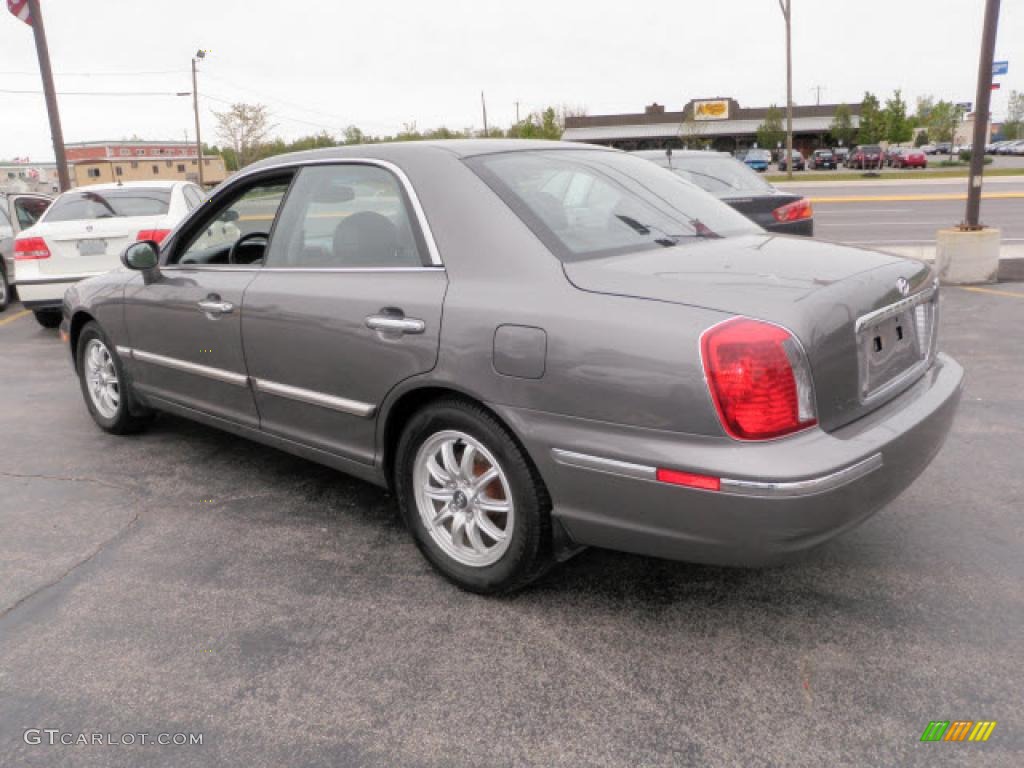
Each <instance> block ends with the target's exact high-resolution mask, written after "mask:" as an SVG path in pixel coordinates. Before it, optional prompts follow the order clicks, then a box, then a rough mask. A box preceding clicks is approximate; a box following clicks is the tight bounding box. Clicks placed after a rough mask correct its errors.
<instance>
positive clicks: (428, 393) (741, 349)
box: [18, 140, 963, 593]
mask: <svg viewBox="0 0 1024 768" xmlns="http://www.w3.org/2000/svg"><path fill="white" fill-rule="evenodd" d="M652 161H653V162H652ZM658 166H661V167H658ZM705 190H711V194H709V192H708V191H705ZM114 192H116V190H113V189H103V190H100V189H95V190H93V191H92V192H84V191H83V192H80V193H79V197H78V198H76V199H74V200H72V201H70V202H69V204H68V205H69V206H70V205H73V206H75V207H76V210H77V209H83V210H85V211H86V212H87V213H89V217H88V218H85V219H81V220H80V221H85V222H87V223H88V224H89V225H90V226H92V227H93V235H94V237H93V238H89V237H86V236H85V235H83V234H82V232H81V230H80V229H79V230H75V231H73V232H65V233H63V234H59V233H58V229H57V228H59V227H60V226H61V225H62V224H63V223H66V222H62V221H52V222H48V221H47V219H48V218H49V217H50V215H51V214H47V215H45V216H44V217H43V218H42V220H41V221H40V223H39V224H38V225H37V227H39V228H38V229H36V231H35V232H34V233H29V236H30V237H31V238H32V239H33V240H36V241H38V242H36V243H34V244H33V249H36V250H38V251H41V250H42V249H43V248H45V249H46V250H47V251H48V252H49V255H48V256H47V257H42V256H39V259H38V260H40V261H42V262H45V261H47V259H57V258H62V255H63V253H64V252H65V251H66V252H67V262H68V265H70V264H72V263H78V260H79V259H90V258H93V256H96V257H98V256H99V254H100V252H102V253H103V254H104V255H105V256H106V255H109V254H110V253H111V252H112V251H113V250H114V247H115V245H114V243H115V241H116V242H117V243H118V246H117V247H118V248H120V247H121V245H123V243H124V242H125V241H130V240H131V239H133V233H132V232H131V231H130V230H131V229H132V227H134V226H136V225H135V224H134V223H133V224H132V226H131V227H129V226H125V225H126V222H125V221H124V220H125V219H127V218H129V214H139V213H144V214H145V215H146V216H147V217H151V218H152V220H151V221H146V222H145V224H144V226H145V228H146V231H151V234H148V235H145V236H140V237H141V240H140V241H139V242H135V243H133V244H131V245H129V246H128V247H127V248H125V249H124V250H123V253H122V255H121V260H122V263H123V266H124V267H125V268H126V269H121V270H116V271H112V272H107V273H106V274H104V275H100V276H96V277H91V278H88V279H84V280H81V281H78V282H73V283H72V284H71V285H70V287H68V288H67V291H66V293H65V294H64V298H63V305H62V320H61V327H60V335H61V338H62V339H63V340H65V341H66V342H68V344H69V351H70V355H69V357H70V361H71V364H72V366H73V368H74V371H75V372H76V374H77V375H78V377H79V382H80V387H81V392H82V396H83V400H84V403H85V407H86V408H87V409H88V412H89V414H90V415H91V417H92V419H93V420H94V421H95V423H96V424H97V425H98V426H99V427H100V428H101V429H103V430H106V431H108V432H110V433H113V434H125V433H129V432H134V431H138V430H141V429H144V428H146V426H147V425H148V423H149V422H150V420H151V419H152V417H153V415H154V413H155V412H158V411H165V412H170V413H174V414H177V415H179V416H181V417H185V418H189V419H194V420H197V421H200V422H204V423H206V424H209V425H211V426H214V427H217V428H221V429H226V430H228V431H230V432H232V433H233V434H235V435H239V436H242V437H244V438H248V439H252V440H255V441H258V442H262V443H265V444H267V445H270V446H274V447H276V448H278V449H281V450H284V451H288V452H291V453H294V454H296V455H299V456H303V457H306V458H308V459H311V460H314V461H318V462H321V463H324V464H327V465H329V466H332V467H334V468H336V469H339V470H342V471H344V472H347V473H349V474H352V475H355V476H357V477H360V478H362V479H364V480H367V481H369V482H372V483H375V484H378V485H381V486H385V487H388V488H390V489H392V491H393V493H394V498H395V500H396V503H397V506H398V508H399V510H400V511H401V513H402V515H403V517H404V519H405V521H406V524H407V527H408V529H409V531H410V532H411V535H412V537H413V539H414V540H415V542H416V544H417V545H418V547H419V549H420V551H421V552H422V553H423V555H424V556H425V557H426V559H427V560H428V561H429V562H430V563H431V564H432V565H433V566H434V567H435V568H436V569H437V570H438V571H439V572H440V573H442V574H443V575H444V576H446V577H447V578H449V579H450V580H452V581H453V582H454V583H456V584H458V585H459V586H461V587H463V588H464V589H467V590H472V591H475V592H482V593H495V592H508V591H510V590H514V589H517V588H519V587H521V586H523V585H524V584H527V583H529V582H530V581H531V580H532V579H534V578H536V577H537V576H539V575H540V574H542V573H544V572H545V571H546V570H547V568H548V567H549V566H550V565H551V564H553V563H554V562H556V561H558V560H561V559H565V558H567V557H569V556H571V555H572V554H574V553H575V552H577V551H579V550H580V549H582V548H584V547H587V546H597V547H606V548H611V549H618V550H624V551H627V552H634V553H640V554H647V555H654V556H659V557H667V558H674V559H682V560H691V561H699V562H706V563H716V564H736V565H744V566H749V565H759V564H766V563H773V562H778V561H781V560H785V559H786V558H787V557H789V556H790V555H791V554H792V553H795V552H798V551H800V550H804V549H808V548H810V547H813V546H816V545H818V544H820V543H822V542H824V541H825V540H827V539H829V538H831V537H832V536H834V535H837V534H839V533H841V532H843V531H845V530H848V529H850V528H852V527H853V526H855V525H856V524H857V523H859V522H861V521H863V520H864V519H865V518H866V517H867V516H869V515H870V514H872V513H873V512H875V511H876V510H878V509H879V508H881V507H882V506H884V505H885V504H887V503H888V502H889V501H891V500H892V499H894V498H895V497H896V496H897V495H899V494H900V493H901V492H902V491H903V490H905V489H906V488H907V486H908V485H909V484H910V483H911V482H912V481H913V480H914V478H915V477H917V475H918V474H920V472H921V471H922V470H923V469H924V468H925V467H926V466H927V465H928V464H929V462H930V461H931V459H932V457H933V456H935V454H936V453H937V452H938V450H939V448H940V446H941V445H942V443H943V442H944V440H945V438H946V435H947V433H948V431H949V429H950V425H951V423H952V420H953V416H954V413H955V411H956V408H957V403H958V401H959V398H960V393H961V389H962V384H963V370H962V369H961V367H960V366H959V365H958V364H957V363H956V362H955V361H954V360H952V359H951V358H949V357H947V356H945V355H943V354H940V353H938V352H937V349H936V335H937V330H938V327H939V326H938V307H939V302H938V293H939V287H938V282H937V280H936V274H935V271H934V269H933V268H932V267H931V266H930V265H928V264H926V263H922V262H919V261H915V260H911V259H904V258H900V257H898V256H894V255H891V254H886V253H880V252H872V251H869V250H867V249H863V248H851V247H846V246H842V245H839V244H836V243H827V242H823V241H817V240H814V239H811V238H797V237H786V236H783V235H780V234H778V232H779V231H791V228H787V227H786V226H785V225H786V224H787V223H790V220H791V221H792V222H796V223H799V224H801V225H802V224H804V223H810V219H811V209H810V205H809V203H808V202H807V201H805V200H802V199H799V198H796V199H792V200H791V199H790V197H788V196H786V195H784V194H783V193H780V192H779V191H778V190H775V189H773V188H771V187H770V186H768V185H766V184H764V183H763V181H762V180H761V179H760V178H759V177H757V175H756V174H755V173H753V172H752V171H751V170H750V169H749V168H745V167H743V165H742V164H741V163H739V162H737V161H735V160H733V159H732V158H730V157H728V156H724V155H718V154H717V153H697V154H696V155H693V154H690V153H683V152H679V153H671V154H670V153H666V152H661V153H656V154H650V153H648V154H645V155H643V156H636V155H631V154H628V153H623V152H620V151H617V150H612V149H607V148H598V147H590V146H586V145H580V144H569V143H560V142H537V141H511V140H501V141H488V140H472V141H469V140H465V141H450V142H443V143H440V142H438V143H434V142H422V143H421V142H414V143H406V144H403V143H396V144H378V145H368V146H346V147H341V148H331V149H326V150H317V151H310V152H301V153H296V154H292V155H284V156H277V157H274V158H272V159H269V160H266V161H262V162H259V163H256V164H254V165H252V166H249V167H248V168H246V169H245V170H244V171H242V172H240V173H238V174H236V175H235V176H233V177H232V178H231V179H229V180H228V181H227V182H225V183H224V184H222V185H221V186H220V187H219V188H218V189H217V190H216V191H215V192H214V193H213V194H212V195H211V197H210V198H209V199H208V200H207V201H206V202H205V204H203V205H202V206H196V207H194V208H193V209H192V210H190V211H186V212H184V213H183V216H184V218H183V220H182V221H181V222H180V223H179V224H178V225H177V226H176V227H174V228H173V230H172V231H171V232H170V233H169V234H167V233H166V232H165V231H164V230H165V228H166V227H168V226H170V222H169V221H168V220H166V219H162V218H161V217H163V216H166V215H168V214H169V213H170V211H171V210H172V207H173V205H174V203H173V197H174V195H175V194H176V190H167V189H166V188H163V189H160V188H153V189H151V190H150V191H149V192H147V193H145V194H144V195H141V194H140V195H137V196H136V197H139V196H141V197H142V198H144V199H145V200H146V201H147V203H146V204H145V205H144V204H143V203H142V202H129V200H128V199H118V200H111V199H109V197H110V196H111V195H112V194H113V193H114ZM90 194H91V195H94V196H96V197H93V198H88V197H85V195H90ZM97 197H98V198H101V199H102V200H101V199H97ZM156 199H159V200H160V201H161V205H160V206H159V207H160V211H159V212H157V211H156V210H154V209H155V207H156V206H155V204H154V200H156ZM165 200H166V210H164V205H163V201H165ZM743 201H749V202H743ZM727 203H728V204H727ZM780 203H781V204H782V205H781V206H780V205H779V204H780ZM755 204H756V205H755ZM58 205H59V201H58V203H57V204H55V205H54V206H53V208H51V209H50V210H51V212H59V211H61V210H64V211H69V208H68V206H65V205H59V207H58ZM748 205H749V206H750V207H747V206H748ZM92 206H100V207H102V208H104V209H106V210H107V213H108V214H109V216H108V217H104V216H98V215H93V214H94V210H93V208H92ZM730 206H731V207H730ZM757 206H762V207H757ZM739 211H743V212H744V213H745V214H746V215H741V213H740V212H739ZM55 218H60V217H55ZM108 218H109V221H108ZM158 219H159V220H158ZM751 219H754V220H755V221H764V222H765V223H766V224H767V225H768V226H769V227H771V229H770V230H768V231H766V230H765V229H764V228H762V227H760V226H757V224H755V223H754V221H751ZM115 223H116V224H117V225H119V226H120V228H119V229H118V230H116V231H115V230H114V229H111V230H110V231H109V232H108V231H104V232H103V233H102V234H101V233H100V231H99V230H100V227H101V225H102V226H105V225H106V224H110V225H111V226H112V227H113V226H114V224H115ZM79 226H80V225H79ZM140 226H141V225H140ZM794 228H795V227H794ZM217 232H219V233H221V236H219V237H215V236H213V234H211V233H217ZM22 234H23V235H24V234H26V233H22ZM161 238H162V241H161ZM93 239H102V240H103V241H104V243H103V244H102V245H90V246H89V247H88V248H87V249H83V248H82V247H80V245H81V244H82V243H90V242H92V240H93ZM158 241H160V242H158ZM83 250H88V251H89V252H91V253H92V254H93V255H91V256H90V255H84V254H83V252H82V251H83ZM25 252H26V253H27V252H29V251H25ZM18 263H19V265H20V264H21V263H22V262H18ZM73 274H75V276H76V277H77V276H79V275H80V274H81V273H73ZM61 287H63V286H61ZM442 317H443V322H442Z"/></svg>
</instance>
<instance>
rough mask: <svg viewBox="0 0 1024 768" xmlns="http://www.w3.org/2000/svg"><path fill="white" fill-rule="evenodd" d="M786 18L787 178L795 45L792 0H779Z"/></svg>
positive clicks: (790, 159)
mask: <svg viewBox="0 0 1024 768" xmlns="http://www.w3.org/2000/svg"><path fill="white" fill-rule="evenodd" d="M779 8H780V9H781V10H782V17H783V18H784V19H785V20H786V178H788V179H792V178H793V46H792V38H791V31H792V25H791V24H790V20H791V18H792V15H791V10H792V0H779Z"/></svg>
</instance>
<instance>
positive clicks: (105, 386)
mask: <svg viewBox="0 0 1024 768" xmlns="http://www.w3.org/2000/svg"><path fill="white" fill-rule="evenodd" d="M84 369H85V370H84V374H85V381H86V384H87V388H88V390H89V399H90V400H92V404H93V406H95V408H96V410H97V411H98V412H99V414H100V415H101V416H103V418H105V419H112V418H114V417H115V416H116V415H117V408H118V406H119V405H120V403H121V384H120V382H119V381H118V378H117V369H116V368H115V367H114V359H113V357H111V355H110V350H109V349H107V347H106V345H105V344H104V343H103V342H102V341H100V340H99V339H90V340H89V343H88V344H87V345H86V347H85V365H84Z"/></svg>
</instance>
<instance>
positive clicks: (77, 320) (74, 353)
mask: <svg viewBox="0 0 1024 768" xmlns="http://www.w3.org/2000/svg"><path fill="white" fill-rule="evenodd" d="M95 320H96V318H95V317H93V316H92V315H91V314H89V313H88V312H87V311H86V310H84V309H80V310H78V311H77V312H75V314H73V315H72V316H71V325H70V327H69V328H68V344H69V346H70V347H71V362H72V363H73V364H74V366H75V370H76V371H77V370H78V338H79V337H80V336H81V335H82V329H83V328H84V327H85V326H86V324H87V323H89V322H94V321H95Z"/></svg>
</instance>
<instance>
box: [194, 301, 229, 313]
mask: <svg viewBox="0 0 1024 768" xmlns="http://www.w3.org/2000/svg"><path fill="white" fill-rule="evenodd" d="M197 306H198V307H199V308H200V309H201V310H203V312H205V313H206V314H208V315H227V314H229V313H231V312H234V311H235V305H234V304H232V303H231V302H230V301H215V300H214V299H204V300H203V301H200V302H199V303H198V305H197Z"/></svg>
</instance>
